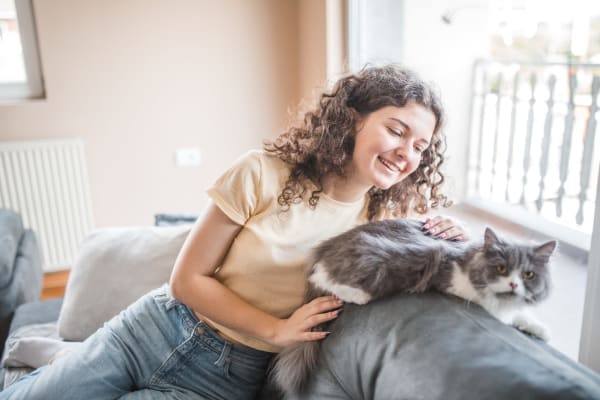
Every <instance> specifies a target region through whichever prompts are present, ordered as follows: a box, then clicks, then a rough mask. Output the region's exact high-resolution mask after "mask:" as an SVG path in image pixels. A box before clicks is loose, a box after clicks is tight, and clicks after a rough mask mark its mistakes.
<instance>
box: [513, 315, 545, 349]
mask: <svg viewBox="0 0 600 400" xmlns="http://www.w3.org/2000/svg"><path fill="white" fill-rule="evenodd" d="M512 326H514V327H515V328H517V329H518V330H520V331H521V332H525V333H528V334H530V335H533V336H535V337H537V338H540V339H542V340H543V341H544V342H547V341H549V340H550V332H549V331H548V328H547V327H546V326H545V325H544V324H542V323H541V322H540V321H538V320H536V319H535V318H533V317H531V316H526V315H522V314H519V315H516V316H515V317H514V318H513V320H512Z"/></svg>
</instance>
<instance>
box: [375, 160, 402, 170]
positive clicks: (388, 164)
mask: <svg viewBox="0 0 600 400" xmlns="http://www.w3.org/2000/svg"><path fill="white" fill-rule="evenodd" d="M377 159H378V160H379V162H380V163H382V164H383V165H384V166H385V167H386V168H387V169H388V170H389V171H391V172H394V173H398V172H402V169H401V168H400V167H399V166H398V165H396V164H393V163H391V162H389V161H387V160H385V159H383V158H381V157H379V156H378V157H377Z"/></svg>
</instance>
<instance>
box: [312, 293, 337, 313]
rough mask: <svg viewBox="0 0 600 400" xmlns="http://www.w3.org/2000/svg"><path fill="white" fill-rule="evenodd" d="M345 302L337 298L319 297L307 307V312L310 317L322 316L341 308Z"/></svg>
mask: <svg viewBox="0 0 600 400" xmlns="http://www.w3.org/2000/svg"><path fill="white" fill-rule="evenodd" d="M343 304H344V302H343V301H342V300H340V299H338V298H337V297H335V296H323V297H317V298H316V299H314V300H312V301H310V302H309V303H308V304H307V305H306V311H307V313H308V314H309V315H308V316H310V315H315V314H321V313H324V312H326V311H331V310H335V309H336V308H340V307H341V306H342V305H343Z"/></svg>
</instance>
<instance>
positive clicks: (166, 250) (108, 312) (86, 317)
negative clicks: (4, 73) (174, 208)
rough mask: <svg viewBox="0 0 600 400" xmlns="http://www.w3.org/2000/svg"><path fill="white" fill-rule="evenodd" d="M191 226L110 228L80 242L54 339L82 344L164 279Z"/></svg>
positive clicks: (164, 280) (167, 278)
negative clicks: (57, 335) (59, 338)
mask: <svg viewBox="0 0 600 400" xmlns="http://www.w3.org/2000/svg"><path fill="white" fill-rule="evenodd" d="M189 231H190V226H189V225H186V226H176V227H139V228H137V227H136V228H111V229H102V230H98V231H95V232H93V233H91V234H90V235H88V236H87V237H86V238H85V239H84V240H83V241H82V243H81V246H80V248H79V251H78V255H77V257H76V259H75V263H74V265H73V268H72V270H71V273H70V276H69V281H68V282H67V287H66V290H65V296H64V301H63V305H62V308H61V311H60V315H59V318H58V332H59V335H60V336H61V337H62V338H64V339H66V340H78V341H81V340H84V339H85V338H87V337H88V336H89V335H90V334H92V333H93V332H94V331H96V330H97V329H98V328H99V327H100V326H102V324H103V323H104V322H106V321H108V320H109V319H110V318H112V317H113V316H115V315H117V314H118V313H119V312H120V311H121V310H123V309H125V308H126V307H127V306H128V305H129V304H131V303H132V302H134V301H135V300H136V299H137V298H139V297H141V296H142V295H143V294H145V293H147V292H148V291H150V290H152V289H154V288H157V287H159V286H161V285H162V284H164V283H165V282H167V281H168V280H169V276H170V274H171V270H172V268H173V265H174V263H175V259H176V257H177V254H178V253H179V250H180V248H181V246H182V245H183V242H184V240H185V238H186V237H187V235H188V233H189Z"/></svg>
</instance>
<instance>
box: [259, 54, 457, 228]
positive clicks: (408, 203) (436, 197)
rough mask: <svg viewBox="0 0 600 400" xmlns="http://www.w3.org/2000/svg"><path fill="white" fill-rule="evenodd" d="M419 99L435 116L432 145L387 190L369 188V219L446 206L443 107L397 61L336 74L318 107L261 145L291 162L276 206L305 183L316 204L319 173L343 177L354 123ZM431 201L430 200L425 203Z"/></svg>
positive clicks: (297, 195) (299, 194) (293, 197)
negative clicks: (338, 76) (337, 77)
mask: <svg viewBox="0 0 600 400" xmlns="http://www.w3.org/2000/svg"><path fill="white" fill-rule="evenodd" d="M409 103H416V104H420V105H421V106H423V107H425V108H427V109H428V110H430V111H431V112H432V113H433V114H434V116H435V119H436V124H435V128H434V131H433V135H432V139H431V144H430V146H429V147H428V148H427V150H426V151H424V152H423V154H422V158H421V162H420V164H419V166H418V167H417V169H416V170H415V171H414V172H413V173H412V174H410V175H409V176H408V177H406V178H405V179H404V180H402V181H401V182H399V183H397V184H395V185H393V186H392V187H390V188H389V189H386V190H383V189H379V188H377V187H372V188H371V189H370V190H369V208H368V215H367V217H368V219H369V220H373V219H375V217H376V216H378V215H381V213H382V212H384V211H386V209H387V210H389V212H391V214H392V215H394V216H406V215H407V213H408V211H409V209H411V208H412V209H413V210H414V211H416V212H417V213H420V214H423V213H425V212H427V210H428V208H429V207H434V208H435V207H437V206H438V205H440V204H441V205H443V206H447V205H448V204H447V199H446V196H444V195H442V194H441V193H439V189H440V186H441V185H442V183H443V181H444V176H443V174H442V173H441V171H440V166H441V165H442V163H443V161H444V156H443V152H444V150H445V141H444V135H443V132H442V126H443V123H444V112H443V108H442V104H441V101H440V99H439V98H438V96H437V94H436V93H435V92H434V91H433V90H432V88H431V87H430V86H429V85H427V84H426V83H425V82H423V81H422V80H421V79H420V78H418V77H417V76H416V75H415V74H414V73H412V72H410V71H408V70H406V69H403V68H401V67H399V66H397V65H387V66H383V67H367V68H364V69H363V70H361V71H360V72H359V73H357V74H352V75H348V76H346V77H344V78H342V79H340V80H339V81H338V82H337V83H336V84H335V86H334V87H333V89H332V90H331V91H330V92H326V93H323V94H322V95H321V97H320V99H319V103H318V105H317V107H316V108H315V109H314V110H312V111H309V112H307V113H305V114H304V118H303V121H302V123H300V124H299V125H298V126H294V127H291V128H289V129H288V131H287V132H285V133H283V134H281V135H280V136H279V137H278V138H277V139H276V140H275V141H274V142H266V143H265V150H266V151H267V152H269V153H271V154H275V155H276V156H278V157H279V158H280V159H282V160H283V161H285V162H286V163H288V164H290V165H291V173H290V176H289V178H288V180H287V182H286V184H285V187H284V188H283V190H282V192H281V194H280V195H279V198H278V202H279V204H280V205H282V206H284V207H286V208H289V207H290V206H291V205H292V204H293V203H297V202H301V201H302V198H303V195H304V193H305V192H306V190H307V188H308V183H309V182H312V183H313V184H314V185H315V186H316V188H314V187H313V190H312V192H311V195H310V198H309V199H308V202H309V206H310V207H316V205H317V203H318V201H319V194H320V193H321V192H322V191H323V182H322V178H323V177H324V176H327V175H331V174H334V175H337V176H340V177H345V170H346V165H347V164H348V163H349V162H350V161H351V160H352V153H353V151H354V143H355V137H356V133H357V123H358V122H359V121H360V120H362V118H364V117H366V116H367V115H369V114H370V113H372V112H374V111H377V110H379V109H381V108H383V107H386V106H395V107H403V106H405V105H406V104H409ZM429 202H430V204H429Z"/></svg>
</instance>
